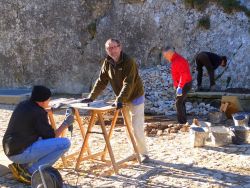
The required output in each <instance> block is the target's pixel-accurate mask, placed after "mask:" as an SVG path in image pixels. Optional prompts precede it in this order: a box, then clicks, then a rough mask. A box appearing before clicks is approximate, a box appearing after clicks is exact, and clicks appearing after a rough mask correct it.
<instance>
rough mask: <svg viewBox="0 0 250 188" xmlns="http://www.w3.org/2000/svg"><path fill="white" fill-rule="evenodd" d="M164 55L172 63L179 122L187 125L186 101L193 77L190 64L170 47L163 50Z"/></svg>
mask: <svg viewBox="0 0 250 188" xmlns="http://www.w3.org/2000/svg"><path fill="white" fill-rule="evenodd" d="M162 55H163V57H164V58H165V59H166V60H168V61H169V63H171V74H172V79H173V85H174V89H175V90H176V98H175V100H176V101H175V105H176V111H177V120H178V123H180V124H185V123H186V122H187V117H186V106H185V101H186V98H187V93H188V91H189V90H190V89H191V87H192V76H191V73H190V68H189V63H188V61H187V60H186V59H184V58H183V57H182V56H180V55H179V54H178V53H176V52H175V51H174V50H173V49H171V48H169V47H167V48H163V49H162Z"/></svg>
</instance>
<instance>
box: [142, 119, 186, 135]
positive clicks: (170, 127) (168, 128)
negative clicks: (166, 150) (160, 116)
mask: <svg viewBox="0 0 250 188" xmlns="http://www.w3.org/2000/svg"><path fill="white" fill-rule="evenodd" d="M189 127H190V125H189V124H188V123H187V124H184V125H183V124H168V122H154V123H145V129H144V131H145V134H146V136H150V137H153V136H156V135H159V136H160V135H162V134H164V133H178V132H179V131H181V132H189Z"/></svg>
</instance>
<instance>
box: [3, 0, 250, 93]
mask: <svg viewBox="0 0 250 188" xmlns="http://www.w3.org/2000/svg"><path fill="white" fill-rule="evenodd" d="M242 3H245V4H246V5H248V4H247V3H248V2H247V1H245V2H244V1H242ZM204 16H207V17H209V19H210V27H209V28H208V29H204V28H203V27H199V26H198V22H199V20H200V19H201V18H202V17H204ZM0 23H1V24H0V75H1V76H0V86H1V87H30V86H32V85H34V84H45V85H47V86H49V87H51V88H54V89H55V90H56V91H57V92H65V93H80V92H82V91H85V92H87V91H88V90H89V88H90V87H91V85H92V84H93V81H94V80H95V79H96V77H97V76H98V70H99V68H100V63H99V62H100V59H101V58H102V57H103V56H104V55H105V51H104V43H105V41H106V40H107V39H108V38H110V37H115V38H119V39H120V40H121V41H122V42H123V44H124V45H123V46H124V50H125V51H126V52H127V53H129V54H130V55H132V56H134V57H135V58H136V60H137V62H138V65H139V66H140V69H141V71H142V70H146V69H147V68H151V67H153V66H156V65H159V64H163V63H164V61H163V59H162V57H161V53H160V48H161V47H162V46H166V45H172V46H174V47H175V48H176V50H177V52H179V53H180V54H182V55H183V56H184V57H186V58H187V59H188V60H189V61H190V63H191V66H192V69H193V70H194V68H195V67H194V62H193V58H194V55H195V54H196V53H197V52H199V51H201V50H207V51H212V52H216V53H218V54H222V55H226V56H228V59H229V67H228V69H227V71H226V72H225V73H224V74H223V76H222V77H221V78H220V80H218V84H221V86H222V87H224V88H225V86H226V80H228V78H229V77H230V78H231V81H230V83H229V86H230V87H245V88H249V87H250V61H249V59H250V28H249V18H248V17H247V16H246V15H245V13H243V12H235V13H233V14H226V13H224V12H223V10H222V9H221V8H220V7H217V6H216V5H215V4H212V3H211V4H209V6H208V7H207V8H206V9H205V10H204V11H202V12H200V11H196V10H194V9H189V8H187V7H185V5H184V3H183V0H169V1H165V0H115V1H112V0H71V1H66V0H51V1H38V0H35V1H27V0H24V1H21V0H17V1H7V0H6V1H5V0H4V1H1V2H0ZM166 71H167V70H166ZM216 72H217V74H219V73H221V72H222V69H218V70H217V71H216ZM166 74H167V75H168V74H169V72H166ZM193 76H194V77H195V71H193ZM152 84H154V83H152ZM194 85H195V83H194Z"/></svg>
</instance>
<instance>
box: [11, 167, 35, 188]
mask: <svg viewBox="0 0 250 188" xmlns="http://www.w3.org/2000/svg"><path fill="white" fill-rule="evenodd" d="M9 169H10V170H11V172H12V174H13V176H14V178H15V179H16V180H18V181H20V182H22V183H25V184H28V185H30V184H31V174H30V173H29V172H28V170H26V169H25V168H23V167H22V166H21V165H20V164H17V163H12V164H9Z"/></svg>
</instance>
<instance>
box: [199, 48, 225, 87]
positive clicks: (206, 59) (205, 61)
mask: <svg viewBox="0 0 250 188" xmlns="http://www.w3.org/2000/svg"><path fill="white" fill-rule="evenodd" d="M195 62H196V65H197V71H198V75H197V91H201V90H202V86H201V84H202V74H203V66H204V67H206V69H207V72H208V75H209V80H210V91H215V90H216V88H215V79H214V71H215V69H217V68H218V67H219V66H222V67H226V65H227V57H226V56H220V55H217V54H215V53H212V52H200V53H199V54H197V55H196V58H195Z"/></svg>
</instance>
